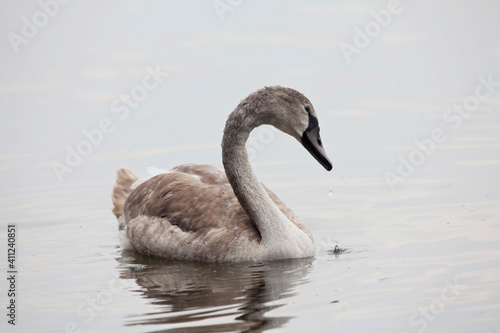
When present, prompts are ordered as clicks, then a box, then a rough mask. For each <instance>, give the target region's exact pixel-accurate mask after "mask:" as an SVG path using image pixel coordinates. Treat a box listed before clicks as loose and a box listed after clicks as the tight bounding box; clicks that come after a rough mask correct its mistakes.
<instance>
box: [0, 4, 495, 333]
mask: <svg viewBox="0 0 500 333" xmlns="http://www.w3.org/2000/svg"><path fill="white" fill-rule="evenodd" d="M43 3H45V2H43ZM223 3H226V4H229V2H223ZM51 4H52V5H51V6H52V7H50V6H49V7H50V8H49V7H46V6H45V7H43V5H41V4H40V3H38V2H36V1H24V2H23V3H22V4H21V3H19V2H15V1H3V2H2V3H1V4H0V6H1V7H2V10H1V11H0V32H1V33H0V35H2V36H5V38H3V39H2V41H1V42H0V43H1V47H0V57H1V62H0V63H1V67H0V68H1V75H0V112H1V116H2V122H1V125H0V127H1V131H0V139H1V142H2V143H3V144H2V145H1V146H0V181H1V184H2V186H1V190H0V193H1V204H0V216H1V219H0V221H1V225H0V239H1V244H2V245H1V251H2V253H3V254H2V255H1V256H0V257H1V258H2V259H1V261H0V265H1V267H2V271H3V272H4V274H3V276H4V278H2V279H1V281H2V282H1V283H0V288H1V292H0V295H1V297H0V299H1V303H2V304H3V305H2V308H3V309H4V310H3V313H2V315H1V318H3V319H2V320H1V321H0V325H1V330H2V331H9V332H10V331H12V332H65V331H66V332H72V331H75V332H110V331H120V332H159V331H162V332H163V331H171V332H226V331H257V332H258V331H272V330H274V331H281V332H304V331H307V330H314V331H318V332H333V331H335V332H366V331H370V332H443V331H446V332H452V331H454V332H471V331H474V332H498V331H499V330H500V320H499V319H498V318H500V292H499V290H500V288H499V287H500V242H499V241H500V210H499V204H500V191H499V188H500V187H499V185H500V168H499V167H500V134H499V133H500V131H499V129H500V113H499V111H500V95H499V94H500V93H499V88H500V85H499V83H498V82H499V81H500V67H499V64H500V51H499V50H500V44H499V41H500V29H499V23H498V11H499V9H500V8H499V6H498V4H497V3H496V2H493V1H481V2H479V3H478V2H475V3H474V4H472V3H470V4H466V3H456V2H451V1H444V2H440V3H439V4H436V3H433V2H430V1H413V2H409V1H408V2H407V1H401V2H400V3H399V6H396V7H394V8H393V7H389V5H388V3H386V2H383V1H376V2H370V3H367V2H356V3H355V4H352V3H351V2H333V3H332V2H326V1H314V2H309V3H308V4H307V5H305V4H303V3H301V2H298V1H288V2H286V3H285V2H282V1H276V2H272V3H269V2H264V1H252V2H251V3H250V2H239V3H238V2H232V3H231V4H230V5H229V6H231V7H230V9H231V10H229V9H227V8H228V7H224V6H222V7H221V5H220V2H211V1H193V2H190V3H189V4H187V3H186V4H184V3H181V2H166V1H164V2H136V1H121V2H111V1H110V2H97V1H95V2H94V1H85V2H81V1H72V2H69V3H68V4H60V5H58V6H56V5H54V3H53V2H51ZM214 4H215V5H216V6H218V7H214ZM42 7H43V8H42ZM44 8H45V9H44ZM47 8H49V9H47ZM216 8H217V9H216ZM221 8H225V9H226V10H225V11H224V10H223V9H221ZM44 12H45V13H46V14H45V16H44V14H43V13H44ZM40 13H42V14H40ZM373 13H375V14H373ZM384 13H385V14H384ZM387 13H392V14H391V15H390V16H387ZM49 14H50V15H49ZM384 15H385V16H384ZM23 17H25V18H26V19H23ZM44 17H46V18H47V19H46V23H45V24H43V22H45V21H44ZM377 19H378V20H379V21H377ZM34 20H38V21H36V22H35V21H34ZM384 20H385V21H384ZM26 21H28V22H31V24H34V23H33V22H35V23H37V22H38V23H37V25H38V28H36V29H32V30H30V28H29V27H24V25H26V24H27V23H26ZM373 22H382V23H383V25H384V26H383V25H382V23H379V25H378V26H379V28H380V31H378V30H377V25H376V23H373ZM367 28H369V29H374V30H371V32H370V34H371V35H370V36H368V37H369V38H365V40H363V37H362V36H361V37H360V36H357V35H356V34H359V33H357V31H358V30H357V29H359V30H361V31H366V30H365V29H367ZM35 30H36V31H35ZM9 33H11V34H9ZM12 33H14V34H17V35H18V36H21V37H22V38H24V39H23V42H18V43H17V44H16V42H15V41H14V42H12V38H15V37H12V36H13V35H12ZM23 33H24V35H23ZM356 36H357V37H356ZM15 40H17V41H19V39H15ZM341 43H345V44H349V45H351V46H353V47H356V48H357V49H358V51H359V52H354V53H351V54H349V52H347V55H345V54H343V53H342V50H341V49H340V47H339V46H340V45H345V44H341ZM356 43H357V44H356ZM364 43H366V45H364ZM351 50H352V49H351ZM16 51H17V53H16ZM272 84H281V85H284V86H290V87H294V88H296V89H297V90H299V91H301V92H303V93H304V94H305V95H306V96H308V97H309V98H310V100H311V101H312V102H313V104H314V106H315V108H316V110H317V112H318V115H319V121H320V125H321V130H322V131H321V135H322V139H323V142H324V146H325V149H326V151H327V153H328V154H329V157H330V159H331V160H332V162H333V164H334V169H333V171H332V172H330V173H327V172H326V171H324V170H323V169H322V167H321V166H320V165H318V164H317V162H316V161H315V160H314V159H313V158H311V156H309V154H308V153H307V152H306V151H305V150H304V149H303V148H302V147H301V146H300V145H299V144H297V142H294V140H293V139H291V138H289V137H288V136H286V135H284V134H282V133H277V132H276V131H273V130H271V129H270V128H268V127H262V128H259V129H257V130H256V131H255V132H254V133H252V137H251V140H250V142H249V143H248V146H247V148H248V150H249V152H251V156H252V163H253V165H254V168H255V171H256V173H257V175H258V176H259V178H260V179H261V180H262V181H263V182H264V183H266V185H267V186H268V187H270V188H271V189H273V190H274V191H275V193H277V194H278V195H279V196H280V198H281V199H282V200H283V201H284V202H286V203H287V204H288V205H289V206H290V207H291V208H292V209H293V210H294V211H295V212H296V213H297V214H298V215H299V216H300V217H301V218H302V219H303V220H304V221H305V222H306V223H307V225H308V226H309V228H310V230H311V231H312V232H313V235H314V237H315V240H316V256H315V257H314V258H309V259H301V260H290V261H281V262H265V263H255V264H234V265H214V264H203V263H185V262H170V261H165V260H157V259H154V258H148V257H144V256H141V255H139V254H137V253H134V252H130V251H124V250H122V249H121V247H120V242H119V238H118V230H117V225H116V220H115V218H114V216H113V215H112V213H111V206H112V204H111V198H110V192H111V188H112V183H113V180H114V177H115V171H116V169H117V168H118V167H119V166H122V165H125V166H128V167H130V168H131V169H132V170H134V171H135V172H136V173H138V174H145V173H146V168H147V167H149V166H156V167H161V168H169V167H172V166H175V165H178V164H181V163H186V162H196V163H213V164H220V163H221V160H220V139H221V134H222V129H223V126H224V121H225V119H226V117H227V115H228V113H229V112H230V111H231V110H232V109H233V108H234V107H235V105H236V104H237V103H238V102H239V101H240V100H241V99H242V98H244V97H245V96H246V95H247V94H248V93H249V92H251V91H253V90H256V89H258V88H260V87H262V86H264V85H272ZM125 95H129V96H131V97H129V98H128V99H127V97H126V96H125ZM55 162H56V163H55ZM11 224H14V225H15V226H16V234H17V238H16V247H17V248H16V250H17V252H16V261H15V265H16V270H17V275H16V279H17V280H16V282H17V284H16V286H15V289H16V292H17V293H16V296H15V297H10V296H8V289H9V287H10V286H9V283H8V281H7V278H5V277H9V273H7V271H8V261H7V260H6V259H7V249H8V248H7V244H8V240H9V239H8V235H7V234H8V233H7V226H8V225H11ZM336 244H338V246H339V248H340V253H334V249H335V245H336ZM11 299H14V301H15V303H16V325H15V326H13V325H10V324H8V322H7V320H8V319H9V317H7V316H6V314H7V313H8V312H7V311H8V309H7V308H6V307H7V304H8V302H10V300H11Z"/></svg>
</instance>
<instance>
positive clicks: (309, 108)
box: [304, 105, 311, 113]
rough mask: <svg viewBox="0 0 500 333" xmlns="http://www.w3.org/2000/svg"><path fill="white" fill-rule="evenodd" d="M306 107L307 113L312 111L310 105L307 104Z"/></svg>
mask: <svg viewBox="0 0 500 333" xmlns="http://www.w3.org/2000/svg"><path fill="white" fill-rule="evenodd" d="M304 109H306V111H307V113H309V112H311V107H310V106H309V105H306V106H305V107H304Z"/></svg>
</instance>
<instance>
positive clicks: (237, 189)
mask: <svg viewBox="0 0 500 333" xmlns="http://www.w3.org/2000/svg"><path fill="white" fill-rule="evenodd" d="M261 124H262V122H261V121H259V119H258V114H256V113H249V112H248V111H247V110H245V109H240V108H237V109H236V110H235V111H234V112H233V113H231V115H230V116H229V118H228V120H227V122H226V128H225V130H224V137H223V140H222V160H223V164H224V169H225V171H226V175H227V178H228V180H229V182H230V184H231V186H232V187H233V190H234V193H235V195H236V197H237V198H238V200H239V202H240V204H241V205H242V207H243V208H244V209H245V211H246V213H247V214H248V216H249V217H250V219H251V221H252V223H253V224H254V225H255V227H256V228H257V229H258V230H259V232H260V235H261V243H262V244H264V245H265V244H268V246H269V247H276V246H283V247H291V248H290V249H289V250H290V251H295V250H297V251H299V252H300V251H303V250H304V249H295V250H294V249H292V248H294V247H296V246H298V247H300V248H303V247H306V248H308V249H306V251H309V250H310V248H311V247H312V240H311V239H310V238H309V237H308V236H307V235H305V234H304V233H303V232H302V231H301V230H300V229H299V228H297V227H296V226H295V225H294V224H293V223H292V222H291V221H289V220H288V218H287V217H286V216H285V215H284V214H283V213H282V211H281V210H280V209H279V208H278V206H276V204H275V203H274V202H273V201H272V200H271V198H270V197H269V195H268V194H267V192H266V190H265V189H264V187H263V186H262V184H261V182H260V181H259V180H258V179H257V177H256V176H255V173H254V172H253V169H252V167H251V165H250V162H249V160H248V154H247V151H246V148H245V143H246V141H247V139H248V136H249V135H250V132H251V131H252V130H253V129H254V128H255V127H257V126H260V125H261ZM287 242H288V244H287ZM290 242H291V243H292V244H290ZM297 242H298V243H301V244H299V245H297V244H293V243H297ZM277 243H279V244H277ZM275 250H276V249H275ZM284 251H287V250H286V249H284ZM277 252H281V250H280V249H277ZM306 255H312V254H309V253H307V254H306ZM297 256H304V254H298V255H297Z"/></svg>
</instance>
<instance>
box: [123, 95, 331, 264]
mask: <svg viewBox="0 0 500 333" xmlns="http://www.w3.org/2000/svg"><path fill="white" fill-rule="evenodd" d="M262 124H270V125H273V126H275V127H276V128H278V129H280V130H282V131H284V132H286V133H288V134H290V135H292V136H293V137H295V138H296V139H298V140H299V141H301V142H302V144H303V145H304V147H306V148H307V150H309V152H311V154H312V155H313V156H314V157H315V158H316V159H317V160H318V161H319V162H320V163H321V164H322V165H323V166H324V167H325V168H326V169H327V170H330V169H331V168H332V166H331V163H330V161H329V160H328V158H327V157H326V154H325V152H324V150H323V147H322V144H321V140H320V138H319V126H318V121H317V118H316V115H315V112H314V109H313V107H312V105H311V103H310V102H309V100H308V99H307V98H306V97H305V96H304V95H302V94H300V93H299V92H297V91H295V90H293V89H290V88H283V87H266V88H264V89H261V90H259V91H257V92H255V93H253V94H251V95H250V96H248V97H247V98H246V99H244V100H243V101H242V102H241V103H240V104H239V105H238V107H237V108H236V109H235V110H234V111H233V112H232V113H231V114H230V115H229V117H228V120H227V122H226V128H225V130H224V136H223V140H222V159H223V163H224V169H225V172H224V171H223V170H220V169H218V168H216V167H214V166H210V165H196V164H185V165H181V166H178V167H176V168H174V169H172V170H170V171H169V172H168V173H164V174H160V175H157V176H155V177H153V178H151V179H149V180H147V181H145V182H144V183H142V184H141V185H139V186H138V187H137V188H135V189H133V183H134V182H136V181H137V177H136V176H135V175H134V174H133V173H132V172H130V171H129V170H128V169H125V168H122V169H120V170H119V171H118V178H117V180H116V182H115V187H114V191H113V202H114V205H115V207H114V210H113V212H114V213H115V215H116V216H117V217H118V220H119V225H120V229H123V230H124V232H125V234H126V237H127V238H128V240H129V241H130V243H131V244H132V246H133V248H135V249H136V250H137V251H139V252H141V253H143V254H147V255H153V256H159V257H164V258H171V259H182V260H198V261H214V262H240V261H261V260H277V259H287V258H300V257H310V256H313V255H314V241H313V238H312V235H311V233H310V232H309V230H308V229H307V227H306V225H305V224H304V223H303V222H302V221H301V220H300V219H299V218H298V217H297V216H296V215H295V214H294V213H293V212H292V210H291V209H289V208H288V207H287V206H286V205H285V204H284V203H283V202H282V201H281V200H280V199H278V197H277V196H276V195H275V194H274V193H272V192H271V191H270V190H269V189H267V188H266V187H264V185H263V184H261V183H260V182H259V181H258V179H257V177H256V176H255V174H254V172H253V170H252V168H251V166H250V162H249V161H248V156H247V152H246V149H245V142H246V141H247V139H248V136H249V134H250V132H251V131H252V129H254V128H255V127H257V126H260V125H262Z"/></svg>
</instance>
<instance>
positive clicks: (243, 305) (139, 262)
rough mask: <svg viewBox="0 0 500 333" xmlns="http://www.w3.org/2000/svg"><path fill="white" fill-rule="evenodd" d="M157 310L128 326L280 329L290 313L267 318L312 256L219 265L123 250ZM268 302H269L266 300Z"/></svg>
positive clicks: (302, 278)
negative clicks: (148, 255)
mask: <svg viewBox="0 0 500 333" xmlns="http://www.w3.org/2000/svg"><path fill="white" fill-rule="evenodd" d="M119 261H120V263H121V265H120V266H121V268H127V271H126V272H124V273H122V274H121V278H124V279H134V280H135V281H136V283H137V284H138V285H139V286H140V287H141V289H140V293H141V294H142V296H143V297H145V298H146V299H149V300H150V302H151V304H154V305H156V306H159V309H160V310H159V311H158V312H155V313H148V314H141V315H137V316H133V317H129V318H128V320H127V322H126V324H125V325H126V326H132V325H160V326H161V327H159V326H158V327H155V328H154V329H157V330H158V331H162V332H166V331H182V332H227V331H248V330H252V331H256V332H259V331H264V330H266V329H271V328H276V327H280V326H282V325H283V324H285V323H286V322H287V321H288V320H289V319H290V317H266V316H265V314H266V312H268V311H270V310H272V309H275V308H277V307H280V306H283V305H284V304H285V302H279V300H281V299H284V298H287V297H290V296H293V295H294V294H295V293H294V289H295V287H296V286H297V285H299V284H301V283H304V282H306V281H307V275H308V273H309V271H310V270H311V267H312V263H313V261H314V259H313V258H307V259H294V260H283V261H276V262H266V263H260V264H233V265H221V264H211V263H196V262H180V261H166V260H161V259H157V258H150V257H145V256H142V255H140V254H137V253H135V252H130V251H124V252H123V253H122V256H121V257H120V258H119ZM269 303H271V304H269Z"/></svg>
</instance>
